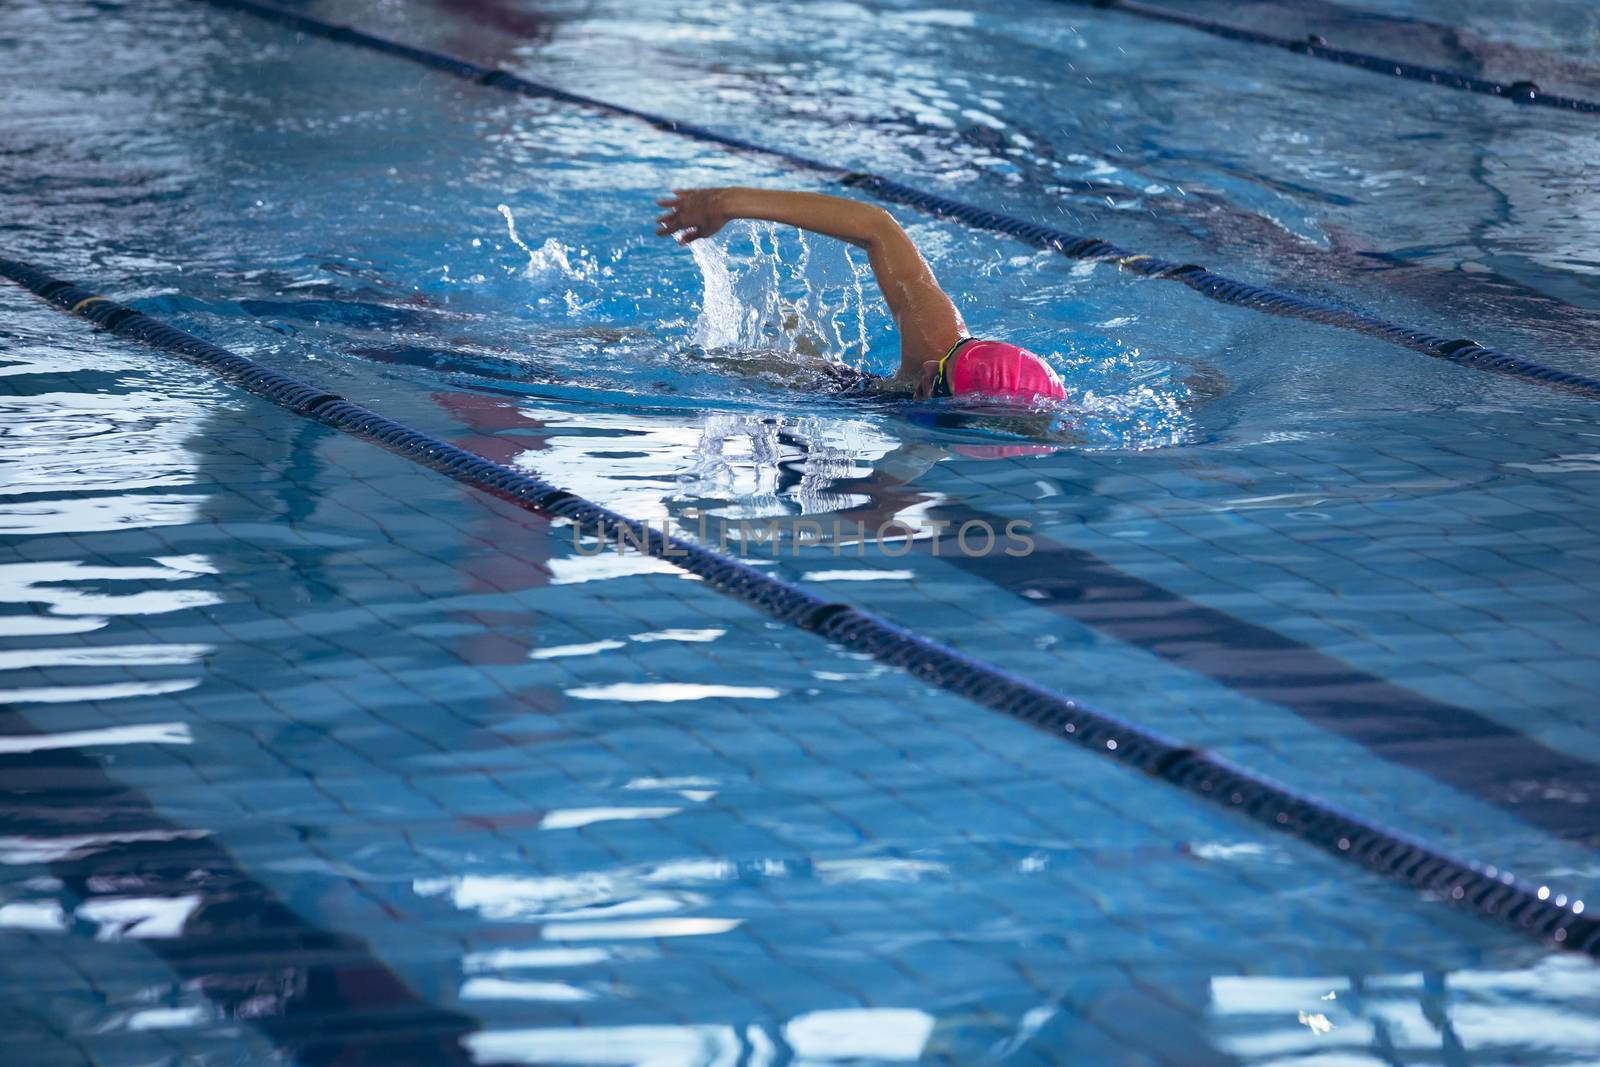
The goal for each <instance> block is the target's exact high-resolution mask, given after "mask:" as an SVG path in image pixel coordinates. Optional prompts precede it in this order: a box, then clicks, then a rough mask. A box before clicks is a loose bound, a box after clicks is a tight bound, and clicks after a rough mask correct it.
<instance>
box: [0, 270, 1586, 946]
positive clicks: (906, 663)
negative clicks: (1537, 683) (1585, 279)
mask: <svg viewBox="0 0 1600 1067" xmlns="http://www.w3.org/2000/svg"><path fill="white" fill-rule="evenodd" d="M0 277H6V278H9V279H11V280H12V281H14V282H16V283H17V284H19V285H21V286H23V287H24V288H26V289H28V290H30V291H31V292H33V293H34V294H36V295H38V296H39V297H41V298H43V299H44V300H46V301H48V302H49V303H51V304H53V305H55V306H56V307H58V308H61V309H62V310H64V311H66V312H68V313H69V314H73V315H76V316H77V317H78V318H81V319H85V320H87V321H89V322H92V323H94V324H95V325H97V326H100V327H102V328H104V329H106V330H109V331H110V332H111V333H113V334H116V335H117V336H119V337H123V338H127V339H129V340H133V341H139V342H141V343H143V344H146V345H149V346H151V347H152V348H156V349H159V350H160V351H163V352H167V353H169V354H171V355H174V356H177V357H179V358H181V359H184V360H186V361H188V362H190V363H192V364H194V365H196V366H198V367H201V368H203V369H204V370H207V371H209V372H211V373H212V374H214V375H216V376H218V377H220V378H222V379H224V380H225V381H228V382H231V383H232V384H234V385H236V386H238V387H239V388H241V389H243V390H245V391H246V392H248V393H250V394H252V395H253V396H257V397H260V398H261V399H263V400H268V401H270V402H272V403H274V404H276V405H278V406H279V407H282V408H284V409H286V410H288V411H291V412H293V413H294V414H296V415H299V416H301V417H302V418H307V419H311V420H313V421H315V422H318V423H321V424H322V425H324V426H328V427H330V428H332V429H335V430H338V431H340V432H341V433H345V434H349V435H350V436H351V437H355V438H357V439H359V440H362V441H367V442H369V443H371V444H375V445H378V446H380V447H382V448H385V449H387V450H388V451H390V452H393V453H394V454H395V455H398V456H400V457H402V458H404V459H407V460H410V461H411V462H413V463H416V464H418V465H420V466H423V467H427V468H429V469H430V470H434V471H437V472H439V473H441V474H443V475H445V476H446V477H449V478H452V479H454V480H455V481H457V482H459V483H460V484H462V485H466V486H470V487H471V488H474V489H477V490H480V491H482V492H485V493H488V494H489V495H491V496H494V497H497V498H499V499H501V500H504V501H507V502H509V503H511V504H513V505H515V506H517V507H519V508H522V509H524V510H526V511H530V512H535V513H537V514H540V515H544V516H546V517H548V518H551V519H562V520H566V521H568V522H571V523H572V524H573V525H575V526H576V527H578V529H579V531H580V532H582V533H584V534H588V535H590V536H594V537H598V538H599V539H600V541H601V543H602V544H607V543H612V542H611V538H612V537H613V536H615V537H618V538H621V537H626V538H627V539H628V543H629V544H630V545H638V546H640V547H642V549H643V550H644V551H646V552H648V553H649V554H650V555H652V556H654V557H656V558H657V559H661V560H663V561H665V562H667V563H670V564H672V565H673V566H675V567H678V568H681V569H682V570H685V571H687V572H689V573H690V574H694V575H697V576H698V577H700V578H701V579H703V580H704V582H705V584H706V585H707V586H708V587H710V588H712V589H715V590H716V591H718V592H720V593H723V594H725V595H727V596H730V597H733V598H734V599H736V600H739V601H742V602H743V603H745V604H748V605H750V606H751V607H753V608H755V609H756V610H758V611H762V612H764V613H766V614H768V615H770V616H772V617H773V618H775V619H777V620H779V621H780V622H783V623H787V624H788V625H791V626H794V627H797V628H798V629H801V630H805V631H807V632H809V633H813V634H816V635H817V636H818V637H821V638H823V639H824V640H827V641H831V642H834V643H836V644H838V645H840V646H842V647H844V648H846V649H848V650H850V651H853V652H860V653H864V654H866V655H869V656H871V657H872V658H873V659H875V660H877V661H878V662H880V663H883V664H886V665H888V666H892V667H896V668H899V669H901V670H904V671H905V672H907V673H908V674H910V675H912V676H913V677H916V678H919V679H921V680H922V681H925V682H927V683H928V684H930V685H934V686H937V687H939V688H940V689H943V690H945V691H946V692H948V693H952V694H954V695H956V696H959V697H962V698H964V699H966V700H970V701H972V702H973V703H975V704H978V705H980V706H982V707H985V708H989V709H991V710H994V711H998V712H1001V713H1003V714H1006V715H1009V716H1011V717H1012V718H1014V719H1017V720H1019V721H1021V722H1023V723H1026V724H1028V725H1030V726H1034V727H1037V728H1038V729H1040V730H1043V731H1044V732H1046V733H1048V734H1050V735H1051V736H1053V737H1056V738H1060V739H1062V740H1065V741H1069V742H1072V743H1074V744H1076V745H1078V746H1079V747H1080V748H1082V749H1084V750H1086V751H1089V752H1093V753H1095V754H1097V755H1100V756H1103V757H1106V758H1108V759H1112V760H1115V761H1116V762H1117V763H1120V764H1122V765H1123V766H1125V767H1128V768H1129V769H1131V770H1135V771H1139V772H1141V773H1143V774H1145V775H1147V776H1149V777H1151V778H1155V779H1159V780H1160V781H1163V782H1166V783H1168V784H1170V785H1173V786H1176V787H1177V788H1179V789H1181V790H1184V791H1185V792H1188V793H1190V794H1193V795H1195V796H1199V797H1204V798H1206V799H1207V800H1210V801H1211V802H1213V803H1216V804H1219V805H1221V806H1222V807H1224V808H1228V809H1231V810H1233V811H1237V812H1240V813H1241V814H1243V815H1245V816H1247V817H1249V818H1251V819H1254V820H1255V821H1256V822H1258V823H1260V824H1262V825H1264V826H1267V827H1269V828H1271V829H1273V830H1277V831H1280V832H1282V833H1286V834H1289V835H1290V836H1292V837H1295V838H1298V839H1299V840H1301V841H1304V842H1306V843H1307V844H1310V845H1312V846H1315V847H1316V848H1320V849H1321V850H1323V851H1324V852H1327V853H1330V854H1331V855H1334V856H1338V857H1340V858H1342V859H1346V860H1349V861H1351V862H1353V863H1356V864H1358V865H1359V866H1361V867H1364V868H1366V869H1367V870H1370V871H1374V872H1377V873H1379V874H1383V875H1387V876H1389V877H1391V878H1394V879H1396V880H1398V881H1401V882H1404V883H1406V884H1407V885H1410V886H1412V887H1414V888H1416V889H1418V890H1420V891H1422V892H1423V893H1424V894H1425V895H1427V896H1429V897H1433V898H1436V899H1440V900H1445V901H1449V902H1453V903H1455V904H1457V905H1460V906H1461V907H1463V908H1465V909H1467V910H1469V911H1470V912H1472V913H1474V914H1476V915H1479V916H1481V917H1483V918H1486V919H1491V920H1493V921H1495V922H1497V923H1499V924H1500V925H1502V926H1506V927H1509V928H1511V929H1513V930H1518V931H1521V932H1523V933H1525V934H1528V935H1530V936H1532V937H1534V938H1537V939H1540V940H1542V941H1545V942H1547V943H1552V944H1555V945H1559V946H1561V947H1564V948H1568V949H1573V950H1576V951H1578V952H1583V953H1586V954H1588V955H1590V956H1594V957H1596V958H1597V959H1600V918H1597V917H1594V916H1591V915H1586V914H1584V905H1583V903H1582V902H1581V901H1577V900H1571V899H1569V898H1568V897H1567V896H1566V895H1565V894H1560V893H1553V892H1552V891H1551V890H1550V889H1549V888H1548V887H1547V886H1534V885H1530V884H1528V883H1526V882H1523V881H1519V880H1518V879H1516V878H1514V877H1513V876H1512V875H1511V874H1510V873H1509V872H1505V871H1501V870H1499V869H1497V868H1496V867H1493V866H1488V865H1485V864H1481V863H1476V862H1472V861H1469V860H1464V859H1460V858H1458V857H1455V856H1452V855H1450V854H1448V853H1445V852H1442V851H1439V850H1437V849H1434V848H1432V847H1431V846H1429V845H1426V844H1424V843H1422V842H1421V841H1418V840H1416V839H1413V838H1411V837H1408V836H1406V835H1403V834H1400V833H1398V832H1396V831H1394V830H1390V829H1388V828H1386V827H1383V826H1379V825H1377V824H1374V823H1371V822H1367V821H1365V820H1363V819H1360V818H1358V817H1356V816H1354V815H1351V814H1349V813H1347V812H1344V811H1342V810H1340V809H1339V808H1336V807H1334V806H1333V805H1331V804H1329V803H1327V802H1326V801H1323V800H1320V799H1318V798H1316V797H1313V796H1310V795H1308V794H1304V793H1300V792H1297V791H1295V790H1293V789H1290V788H1289V787H1288V786H1285V785H1281V784H1279V783H1277V782H1274V781H1272V780H1270V779H1268V778H1266V777H1263V776H1261V775H1258V774H1255V773H1254V772H1251V771H1248V770H1245V769H1243V768H1241V767H1237V766H1235V765H1233V764H1232V763H1229V762H1228V761H1226V760H1224V759H1222V758H1221V757H1219V756H1216V755H1214V754H1212V753H1209V752H1206V751H1203V750H1201V749H1198V748H1195V747H1193V746H1190V745H1185V744H1183V743H1181V742H1178V741H1175V740H1172V739H1169V738H1167V737H1164V736H1163V735H1161V734H1159V733H1156V732H1155V731H1152V730H1148V729H1145V728H1142V727H1138V726H1135V725H1133V724H1132V723H1130V722H1127V721H1126V720H1123V719H1121V718H1118V717H1116V716H1114V715H1111V714H1108V713H1106V712H1103V711H1098V710H1095V709H1093V708H1089V707H1086V706H1084V705H1083V704H1080V703H1079V702H1078V701H1075V700H1073V699H1071V698H1070V697H1067V696H1064V695H1062V694H1061V693H1058V692H1056V691H1054V690H1051V689H1045V688H1043V687H1041V686H1038V685H1035V684H1033V683H1032V682H1028V681H1024V680H1023V679H1021V678H1018V677H1016V676H1015V675H1012V674H1008V673H1006V672H1004V671H1002V670H1000V669H999V668H998V667H995V666H993V665H991V664H988V663H985V662H982V661H980V660H976V659H973V658H971V657H968V656H965V655H963V654H961V653H959V652H957V651H955V650H954V649H952V648H949V647H948V646H945V645H942V644H939V643H937V642H934V641H931V640H929V639H927V638H925V637H922V636H920V635H918V634H916V633H913V632H911V631H908V630H905V629H902V628H900V627H898V626H896V625H894V624H893V623H890V622H888V621H887V620H885V619H882V618H880V617H878V616H877V615H874V614H872V613H871V612H868V611H864V610H862V609H860V608H857V607H855V606H853V605H851V604H848V603H844V602H842V601H833V600H824V599H822V598H821V597H818V596H816V595H815V594H813V593H810V592H808V591H806V590H805V589H802V588H801V587H799V586H797V585H793V584H791V583H789V582H785V581H783V580H782V579H779V578H774V577H773V576H771V575H770V574H766V573H763V572H762V571H760V570H757V569H755V568H753V567H750V566H747V565H746V564H744V563H742V562H740V561H738V560H734V559H730V558H728V557H726V556H724V555H722V554H720V553H718V552H715V551H712V550H711V549H708V548H705V547H703V546H701V545H698V544H695V543H693V542H689V541H684V540H682V539H680V538H677V537H672V536H669V535H667V534H665V533H664V532H662V531H661V530H658V529H656V528H654V527H651V526H650V525H648V524H644V523H638V522H634V521H633V520H631V519H627V518H625V517H623V516H622V515H619V514H617V513H616V512H614V511H611V510H609V509H607V508H604V507H601V506H600V505H598V504H595V503H592V502H591V501H589V500H586V499H584V498H583V497H581V496H578V495H577V494H575V493H571V492H568V491H567V490H565V489H561V488H559V487H558V486H556V485H554V484H552V483H550V482H547V481H545V480H544V479H542V478H539V477H537V476H535V475H532V474H529V473H526V472H524V471H518V470H513V469H512V468H510V467H506V466H503V465H501V464H498V463H495V462H493V461H491V460H489V459H486V458H484V457H483V456H480V455H477V454H475V453H472V452H468V451H466V450H464V449H461V448H457V447H456V446H454V445H451V444H448V443H447V442H445V441H441V440H440V439H438V438H437V437H432V436H430V435H428V434H424V433H421V432H420V431H417V430H413V429H411V428H410V427H408V426H405V425H402V424H400V423H397V422H394V421H393V420H391V419H388V418H385V417H384V416H382V415H380V414H378V413H376V412H374V411H371V410H369V409H368V408H365V407H362V406H361V405H359V404H356V403H353V402H351V401H349V400H346V399H345V398H343V397H341V396H338V395H336V394H333V393H329V392H326V391H324V390H322V389H319V388H317V387H316V386H315V385H311V384H308V383H306V382H303V381H301V380H299V379H297V378H293V377H291V376H289V375H287V374H284V373H282V372H280V371H277V370H273V369H272V368H270V367H267V366H264V365H262V364H260V363H257V362H256V361H254V360H252V359H249V358H247V357H245V356H241V355H238V354H236V353H233V352H229V351H228V350H227V349H224V348H220V347H218V346H217V345H214V344H211V343H210V342H208V341H203V340H201V339H200V338H198V337H195V336H194V335H193V334H189V333H185V332H183V331H182V330H179V329H176V328H174V327H172V326H170V325H168V324H166V323H164V322H161V321H160V320H158V319H154V318H151V317H150V316H148V315H145V314H143V313H142V312H139V311H136V310H135V309H133V308H131V307H128V306H127V305H125V304H121V303H118V302H117V301H115V300H110V299H107V298H106V297H103V296H98V295H97V294H95V293H92V292H90V291H88V290H86V289H82V288H79V287H78V286H76V285H74V284H72V283H71V282H66V281H62V280H60V279H58V278H54V277H51V276H50V275H49V274H46V273H45V272H44V271H42V270H40V269H39V268H37V267H35V266H32V265H30V264H27V263H23V262H20V261H17V260H13V259H5V258H0Z"/></svg>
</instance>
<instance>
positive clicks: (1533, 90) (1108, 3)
mask: <svg viewBox="0 0 1600 1067" xmlns="http://www.w3.org/2000/svg"><path fill="white" fill-rule="evenodd" d="M1057 2H1058V3H1067V4H1074V5H1076V6H1078V7H1095V8H1102V9H1105V10H1111V11H1122V12H1125V13H1127V14H1129V15H1133V16H1135V17H1137V18H1142V19H1149V20H1151V21H1153V22H1169V23H1172V24H1174V25H1177V26H1187V27H1188V28H1189V29H1191V30H1199V31H1200V32H1201V33H1209V34H1211V35H1212V36H1213V37H1222V38H1225V39H1227V40H1230V41H1241V42H1244V43H1248V44H1261V45H1266V46H1268V47H1269V48H1282V49H1284V50H1285V51H1288V52H1293V53H1294V54H1295V55H1300V56H1309V57H1310V58H1312V59H1321V60H1324V61H1326V62H1329V63H1338V64H1341V65H1343V66H1346V67H1356V68H1359V69H1360V70H1365V71H1370V72H1371V73H1373V74H1385V75H1388V76H1389V77H1391V78H1404V79H1406V80H1407V81H1414V82H1426V83H1428V84H1429V85H1439V86H1443V87H1444V88H1446V89H1460V90H1461V91H1463V92H1468V93H1481V94H1483V95H1484V96H1497V97H1499V98H1501V99H1502V100H1508V101H1510V102H1511V103H1513V104H1526V105H1533V106H1537V107H1553V108H1559V109H1561V110H1563V111H1576V112H1580V113H1584V114H1590V115H1597V114H1600V103H1596V102H1595V101H1593V100H1582V99H1579V98H1577V97H1573V96H1560V95H1558V94H1556V93H1547V92H1545V91H1544V90H1542V89H1540V88H1539V86H1538V84H1537V83H1535V82H1533V81H1532V80H1529V79H1523V80H1520V81H1514V82H1509V83H1507V82H1497V81H1490V80H1489V79H1487V78H1474V77H1473V76H1472V75H1470V74H1461V73H1458V72H1456V71H1453V70H1440V69H1439V68H1437V67H1425V66H1422V65H1421V64H1418V63H1407V62H1405V61H1403V60H1399V59H1389V58H1387V57H1385V56H1375V55H1371V54H1369V53H1366V52H1355V51H1352V50H1350V49H1348V48H1335V47H1333V46H1332V45H1330V44H1328V42H1327V39H1326V38H1324V37H1323V36H1322V35H1321V34H1318V33H1312V34H1307V35H1306V36H1304V37H1282V36H1279V35H1277V34H1272V33H1262V32H1261V31H1259V30H1247V29H1244V28H1243V27H1240V26H1230V25H1228V24H1227V23H1225V22H1217V21H1216V20H1214V19H1207V18H1200V17H1198V16H1195V15H1185V14H1184V13H1183V12H1181V11H1173V10H1171V9H1170V8H1165V7H1160V6H1158V5H1154V4H1143V3H1140V2H1139V0H1057Z"/></svg>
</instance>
